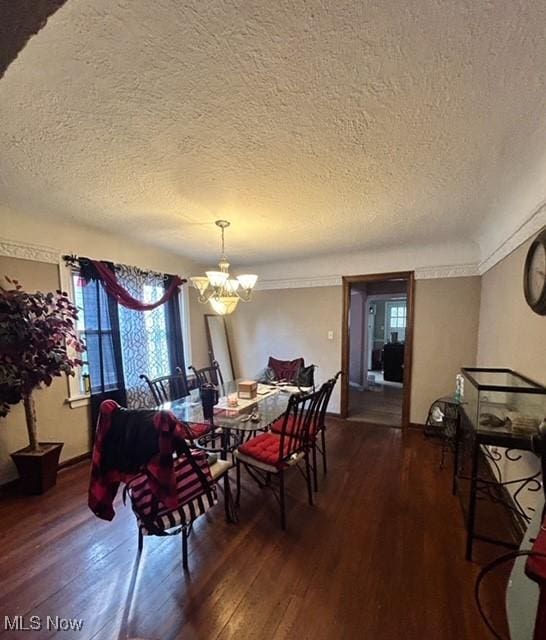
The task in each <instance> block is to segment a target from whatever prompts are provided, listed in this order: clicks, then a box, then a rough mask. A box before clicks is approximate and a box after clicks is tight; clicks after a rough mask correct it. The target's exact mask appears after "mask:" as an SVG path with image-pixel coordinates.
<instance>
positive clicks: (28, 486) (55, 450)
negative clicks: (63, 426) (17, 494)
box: [11, 442, 63, 495]
mask: <svg viewBox="0 0 546 640" xmlns="http://www.w3.org/2000/svg"><path fill="white" fill-rule="evenodd" d="M40 446H42V447H44V450H43V451H41V452H40V453H30V452H29V451H28V447H25V448H24V449H19V451H16V452H15V453H12V454H11V458H12V460H13V462H14V463H15V466H16V467H17V471H18V472H19V478H20V479H21V487H22V489H23V491H24V492H25V493H29V494H33V495H36V494H42V493H45V492H46V491H48V490H49V489H51V487H54V486H55V485H56V484H57V470H58V468H59V457H60V455H61V449H62V448H63V443H62V442H40Z"/></svg>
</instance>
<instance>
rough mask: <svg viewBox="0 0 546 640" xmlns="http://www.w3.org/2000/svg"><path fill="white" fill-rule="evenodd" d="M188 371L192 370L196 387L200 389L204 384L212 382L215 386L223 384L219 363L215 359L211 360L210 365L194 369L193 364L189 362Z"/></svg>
mask: <svg viewBox="0 0 546 640" xmlns="http://www.w3.org/2000/svg"><path fill="white" fill-rule="evenodd" d="M188 369H189V370H190V371H193V374H194V376H195V379H196V381H197V387H198V388H199V389H201V387H202V386H203V385H204V384H212V385H214V386H215V387H218V386H223V384H224V378H223V377H222V372H221V371H220V365H219V364H218V362H216V360H213V361H212V364H211V366H210V367H202V368H201V369H196V368H195V367H194V366H193V365H191V364H190V366H189V367H188Z"/></svg>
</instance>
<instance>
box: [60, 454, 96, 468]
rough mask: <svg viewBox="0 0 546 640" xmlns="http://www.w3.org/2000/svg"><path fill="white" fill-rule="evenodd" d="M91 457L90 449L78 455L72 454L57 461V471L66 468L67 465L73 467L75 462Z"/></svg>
mask: <svg viewBox="0 0 546 640" xmlns="http://www.w3.org/2000/svg"><path fill="white" fill-rule="evenodd" d="M90 459H91V451H87V452H86V453H82V454H80V455H79V456H74V457H73V458H68V460H63V461H62V462H60V463H59V471H62V470H63V469H67V468H68V467H73V466H74V465H75V464H78V463H79V462H83V461H84V460H90Z"/></svg>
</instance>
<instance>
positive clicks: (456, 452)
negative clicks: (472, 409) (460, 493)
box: [451, 413, 462, 496]
mask: <svg viewBox="0 0 546 640" xmlns="http://www.w3.org/2000/svg"><path fill="white" fill-rule="evenodd" d="M461 437H462V429H461V415H460V413H459V415H458V417H457V419H456V423H455V443H454V445H455V446H454V450H453V480H452V484H451V494H452V495H454V496H456V495H457V474H458V473H459V448H460V440H461Z"/></svg>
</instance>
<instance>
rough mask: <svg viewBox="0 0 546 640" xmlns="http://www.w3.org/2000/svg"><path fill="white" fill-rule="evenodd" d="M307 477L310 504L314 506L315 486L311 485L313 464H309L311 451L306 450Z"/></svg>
mask: <svg viewBox="0 0 546 640" xmlns="http://www.w3.org/2000/svg"><path fill="white" fill-rule="evenodd" d="M305 479H306V480H307V497H308V498H309V504H310V505H311V506H313V488H312V486H311V465H310V464H309V451H306V452H305Z"/></svg>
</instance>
